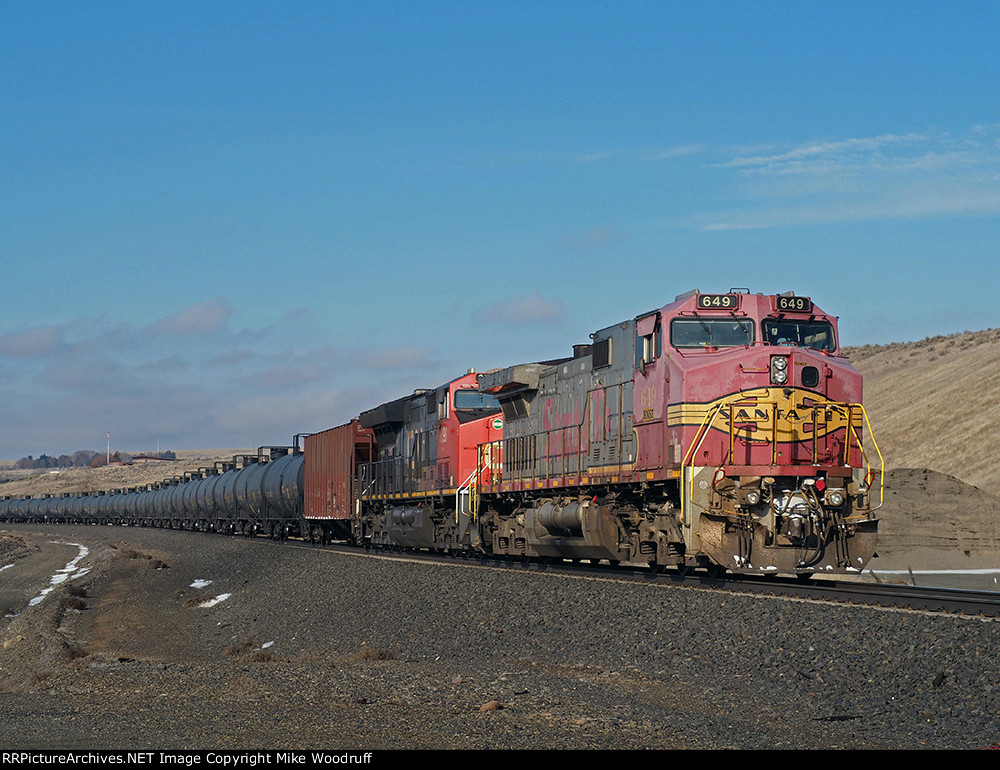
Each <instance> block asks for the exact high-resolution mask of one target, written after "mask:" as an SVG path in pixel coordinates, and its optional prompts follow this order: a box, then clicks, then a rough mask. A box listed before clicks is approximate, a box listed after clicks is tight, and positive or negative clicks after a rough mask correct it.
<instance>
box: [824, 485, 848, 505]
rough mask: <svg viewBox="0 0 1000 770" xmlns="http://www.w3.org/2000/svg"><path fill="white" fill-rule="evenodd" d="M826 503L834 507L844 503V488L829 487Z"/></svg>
mask: <svg viewBox="0 0 1000 770" xmlns="http://www.w3.org/2000/svg"><path fill="white" fill-rule="evenodd" d="M826 504H827V505H832V506H833V507H834V508H836V507H837V506H840V505H843V504H844V490H842V489H831V490H829V491H828V492H827V493H826Z"/></svg>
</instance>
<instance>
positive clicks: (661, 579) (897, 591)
mask: <svg viewBox="0 0 1000 770" xmlns="http://www.w3.org/2000/svg"><path fill="white" fill-rule="evenodd" d="M304 545H305V544H304ZM305 547H310V548H315V547H317V546H313V545H305ZM321 547H325V548H331V549H335V550H337V551H340V552H343V553H353V554H370V555H378V556H381V557H385V558H400V559H410V560H415V561H421V562H428V563H443V564H449V563H451V564H453V563H456V562H460V563H468V564H481V565H483V566H490V567H494V568H501V569H510V570H521V571H528V572H540V573H544V572H548V573H554V574H565V575H575V576H588V577H600V578H605V579H615V580H628V581H635V582H639V583H647V584H649V583H655V584H662V585H679V586H693V587H700V588H705V589H710V590H718V591H733V592H740V593H748V594H755V595H762V596H777V597H784V598H791V599H801V600H807V601H826V602H831V603H834V604H852V605H866V606H877V607H885V608H892V609H899V610H910V611H915V612H916V611H920V612H945V613H954V614H960V615H973V616H981V617H986V618H995V617H1000V592H996V591H976V590H971V589H962V588H937V587H931V586H911V585H902V584H896V583H861V582H854V581H845V580H827V579H822V578H821V579H814V580H811V581H806V582H803V581H801V580H797V579H795V578H782V577H765V576H757V575H724V576H723V577H720V578H712V577H709V576H708V575H705V574H698V573H695V574H693V575H687V576H682V575H680V574H678V573H677V572H674V571H671V570H668V571H665V572H657V573H655V574H654V573H651V572H650V571H649V570H648V569H642V568H637V567H627V566H617V567H613V566H609V565H606V564H596V565H595V564H576V563H569V562H561V563H560V562H556V563H552V562H535V561H516V560H515V561H508V560H496V559H484V558H476V557H469V558H464V557H455V556H448V555H443V554H436V553H429V552H426V551H362V550H359V549H357V548H355V547H352V546H347V545H339V544H335V545H331V546H321Z"/></svg>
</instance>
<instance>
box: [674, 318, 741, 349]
mask: <svg viewBox="0 0 1000 770" xmlns="http://www.w3.org/2000/svg"><path fill="white" fill-rule="evenodd" d="M753 341H754V325H753V321H751V320H749V319H746V318H699V317H694V318H675V319H674V320H673V321H671V322H670V344H671V345H673V346H674V347H675V348H708V347H715V348H734V347H738V346H740V345H752V344H753Z"/></svg>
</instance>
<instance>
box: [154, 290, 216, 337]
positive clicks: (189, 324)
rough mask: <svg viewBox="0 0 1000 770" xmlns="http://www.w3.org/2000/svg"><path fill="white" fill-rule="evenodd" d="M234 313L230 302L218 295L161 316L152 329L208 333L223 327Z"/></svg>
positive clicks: (156, 330) (171, 331)
mask: <svg viewBox="0 0 1000 770" xmlns="http://www.w3.org/2000/svg"><path fill="white" fill-rule="evenodd" d="M232 313H233V311H232V309H231V308H230V307H229V302H228V301H227V300H225V299H223V298H222V297H217V298H215V299H209V300H205V301H204V302H197V303H195V304H194V305H191V306H190V307H186V308H184V309H183V310H181V311H180V312H178V313H174V314H173V315H168V316H167V317H165V318H161V319H160V320H159V321H157V322H156V323H154V324H153V325H152V326H151V327H150V331H151V332H152V333H153V334H207V333H210V332H214V331H218V330H219V329H221V328H222V327H223V326H224V325H225V323H226V321H227V320H228V319H229V316H231V315H232Z"/></svg>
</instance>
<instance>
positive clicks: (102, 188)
mask: <svg viewBox="0 0 1000 770" xmlns="http://www.w3.org/2000/svg"><path fill="white" fill-rule="evenodd" d="M998 22H1000V6H998V5H997V4H996V3H991V2H982V3H976V2H957V3H948V4H945V3H923V2H899V3H896V2H882V3H871V2H858V3H855V2H837V3H811V2H801V1H800V2H789V3H779V2H760V3H746V2H701V3H695V2H690V3H689V2H660V3H642V2H640V3H629V2H613V3H612V2H573V3H563V2H530V3H520V2H466V3H459V2H449V3H441V2H429V1H428V2H294V0H292V1H286V2H283V3H280V4H278V3H259V2H252V1H249V0H244V1H243V2H232V3H228V2H226V3H223V2H201V3H195V2H180V1H179V0H175V1H174V2H162V3H160V2H146V3H134V2H122V3H110V2H89V3H86V2H84V3H81V2H45V0H39V2H32V3H20V2H3V3H0V223H2V228H3V237H2V239H0V257H2V265H3V268H4V276H5V278H6V292H5V301H4V303H3V308H4V310H5V312H4V313H3V314H2V316H0V409H2V412H0V426H2V429H0V457H6V458H17V457H21V456H24V455H27V454H33V455H36V456H37V455H38V454H40V453H43V452H44V453H48V454H60V453H64V452H65V453H69V452H72V451H74V450H76V449H81V448H91V449H100V448H102V447H103V446H104V443H105V438H104V436H105V431H107V430H110V431H111V433H112V438H113V445H114V446H115V447H117V448H121V449H125V450H131V451H139V450H143V449H150V448H155V446H156V444H157V442H159V444H160V446H161V447H162V448H174V449H183V448H199V447H205V448H208V447H224V446H233V447H235V446H257V445H263V444H275V443H287V442H288V441H289V440H290V438H291V436H292V434H294V433H296V432H299V431H303V432H308V431H313V430H320V429H323V428H327V427H330V426H332V425H336V424H340V423H342V422H344V421H346V420H347V419H349V418H350V417H351V416H353V415H355V414H357V413H358V412H359V411H360V410H362V409H364V408H368V407H370V406H372V405H374V404H377V403H379V402H380V401H383V400H386V399H390V398H395V397H398V396H400V395H403V394H405V393H408V392H411V391H412V390H413V389H414V388H418V387H433V386H436V385H438V384H440V383H442V382H444V381H446V380H448V379H451V378H452V377H454V376H457V375H458V374H461V373H463V372H464V371H465V370H466V369H468V368H470V367H474V368H476V369H478V370H485V369H489V368H492V367H496V366H504V365H507V364H511V363H515V362H518V361H528V360H537V359H544V358H553V357H558V356H561V355H565V354H568V352H569V350H570V346H571V345H572V344H573V343H574V342H586V341H587V335H588V334H589V333H590V332H592V331H594V330H596V329H599V328H602V327H604V326H607V325H610V324H612V323H615V322H617V321H620V320H623V319H625V318H630V317H632V316H634V315H636V314H638V313H640V312H643V311H646V310H648V309H651V308H653V307H659V306H661V305H663V304H666V303H667V302H669V301H670V300H672V299H673V298H674V296H675V295H677V294H679V293H681V292H684V291H687V290H689V289H692V288H699V289H701V290H703V291H706V292H721V291H726V290H728V289H729V288H730V287H737V286H739V287H749V288H750V289H751V290H753V291H761V292H780V291H789V290H791V291H795V292H796V293H798V294H805V295H808V296H811V297H812V298H813V299H814V301H815V302H817V304H819V305H820V306H821V307H823V308H824V309H826V310H827V311H828V312H831V313H834V314H836V315H838V316H840V318H841V336H842V341H843V342H844V343H845V344H848V345H858V344H864V343H886V342H892V341H907V340H915V339H921V338H923V337H926V336H932V335H937V334H950V333H954V332H960V331H964V330H976V329H983V328H992V327H996V326H1000V320H998V315H1000V311H998V309H997V304H998V303H997V298H996V295H997V288H998V280H997V279H998V277H1000V268H998V267H997V263H996V256H997V243H998V242H1000V237H998V236H1000V216H998V215H1000V99H998V96H1000V94H998V85H997V84H998V83H1000V53H998V51H1000V47H998V46H997V44H996V32H997V29H998V27H1000V24H998Z"/></svg>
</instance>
